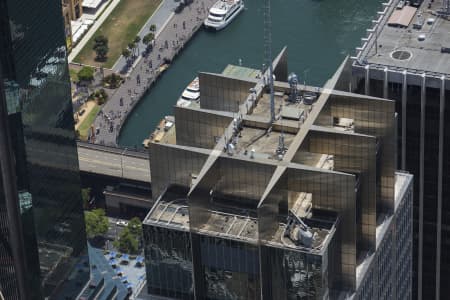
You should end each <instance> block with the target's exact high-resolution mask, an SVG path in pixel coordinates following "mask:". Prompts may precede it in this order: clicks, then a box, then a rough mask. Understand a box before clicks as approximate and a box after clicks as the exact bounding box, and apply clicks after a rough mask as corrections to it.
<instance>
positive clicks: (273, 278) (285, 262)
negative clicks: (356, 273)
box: [261, 247, 328, 300]
mask: <svg viewBox="0 0 450 300" xmlns="http://www.w3.org/2000/svg"><path fill="white" fill-rule="evenodd" d="M261 257H262V258H263V260H265V268H267V273H266V274H269V275H268V276H267V278H264V280H265V282H266V284H265V286H266V288H265V289H264V292H265V293H266V294H265V295H264V299H289V300H296V299H323V298H324V295H325V289H324V288H323V287H328V282H327V280H328V270H327V265H326V262H327V259H328V257H327V255H324V256H321V255H314V254H310V253H305V252H301V251H293V250H288V249H281V248H272V247H262V248H261ZM323 262H325V264H324V263H323Z"/></svg>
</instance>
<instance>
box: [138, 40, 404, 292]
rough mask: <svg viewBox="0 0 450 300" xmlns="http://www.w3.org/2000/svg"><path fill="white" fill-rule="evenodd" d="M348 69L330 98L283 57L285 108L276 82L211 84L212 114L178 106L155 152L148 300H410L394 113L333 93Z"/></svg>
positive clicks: (147, 229) (147, 226)
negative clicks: (297, 76) (151, 299)
mask: <svg viewBox="0 0 450 300" xmlns="http://www.w3.org/2000/svg"><path fill="white" fill-rule="evenodd" d="M346 65H347V64H346V63H344V64H343V65H342V66H341V67H340V68H339V69H338V71H337V72H336V74H335V75H334V76H333V77H332V78H331V79H330V80H329V81H328V82H327V84H326V85H325V87H324V88H317V87H311V86H304V85H301V86H299V85H297V84H296V83H295V82H294V83H293V82H288V81H286V79H287V78H288V74H287V50H286V49H283V50H282V51H281V53H280V54H279V55H278V56H277V57H276V58H275V59H274V61H273V70H274V74H275V77H276V79H277V81H276V82H275V83H274V86H273V90H274V95H273V96H274V102H275V104H273V103H271V101H270V98H271V97H270V93H269V90H270V89H268V88H267V85H266V84H265V83H266V82H267V80H264V78H267V77H266V76H270V75H268V74H267V73H266V74H261V71H259V70H254V69H249V68H245V67H242V66H228V67H227V68H226V69H225V70H224V71H223V72H222V73H221V74H214V73H199V75H198V77H199V82H200V89H201V91H200V93H201V97H200V101H199V102H191V103H188V104H187V105H186V104H185V103H183V105H177V106H175V107H174V115H175V126H173V127H172V128H171V129H169V130H166V131H165V132H164V136H163V137H162V138H161V139H159V140H158V142H152V143H150V144H149V157H150V166H151V177H152V195H153V197H154V198H155V200H156V201H155V204H154V205H153V207H152V209H151V211H150V212H149V214H148V215H147V217H146V218H145V219H144V221H143V233H144V249H145V263H146V271H147V292H148V293H149V294H153V295H157V296H163V297H170V298H171V299H173V298H175V299H208V300H225V299H239V300H245V299H255V300H256V299H264V300H266V299H277V300H278V299H280V300H281V299H286V300H297V299H358V300H360V299H361V300H366V299H383V300H384V299H385V300H391V299H402V300H403V299H411V265H412V264H411V258H412V200H413V198H412V193H413V191H412V185H413V179H412V175H410V174H404V173H398V172H396V171H395V168H396V144H395V142H396V139H395V138H396V136H395V124H396V116H395V102H394V101H389V100H386V99H381V98H375V97H368V96H363V95H357V94H353V93H348V92H342V91H338V90H335V87H337V86H339V85H341V84H342V83H341V81H340V80H339V78H341V74H343V72H344V71H345V69H344V67H345V66H346ZM289 77H290V78H292V77H293V76H289ZM297 96H298V97H297ZM274 106H275V107H276V114H275V115H276V117H275V121H273V119H271V116H270V114H269V112H270V110H271V108H273V107H274Z"/></svg>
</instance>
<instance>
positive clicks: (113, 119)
mask: <svg viewBox="0 0 450 300" xmlns="http://www.w3.org/2000/svg"><path fill="white" fill-rule="evenodd" d="M215 1H216V0H202V1H195V2H194V3H192V4H191V5H189V6H188V7H186V8H184V10H183V11H182V12H181V13H179V14H174V15H172V17H171V18H170V20H169V21H168V22H166V24H165V25H164V26H163V28H161V30H160V31H159V34H158V36H157V37H156V39H155V43H154V46H153V51H151V52H150V54H149V55H148V56H147V57H144V58H142V59H140V60H139V61H138V62H137V63H136V66H135V67H134V69H133V70H132V71H131V72H130V74H129V75H128V76H127V79H126V81H125V82H124V83H123V84H122V85H121V86H120V87H119V88H118V89H117V90H116V92H115V93H114V94H113V95H112V96H111V97H110V99H109V101H108V102H106V104H105V105H104V106H103V108H102V110H101V111H100V113H99V114H98V116H97V118H96V119H95V122H94V127H95V132H96V136H94V137H92V138H91V139H90V142H93V143H97V144H101V145H107V146H117V139H118V136H119V134H120V128H121V127H122V125H123V123H124V122H125V121H126V118H127V116H128V114H129V113H130V112H131V111H132V110H133V108H134V107H135V105H136V104H137V103H138V101H139V100H140V99H141V97H142V96H143V95H144V94H145V92H146V91H147V90H148V88H149V87H150V86H151V84H152V83H153V82H154V80H155V79H156V78H157V77H158V75H159V74H160V66H161V65H163V64H164V62H165V61H172V59H173V58H174V56H175V55H176V54H177V53H178V52H179V51H181V50H182V49H183V47H184V45H185V43H187V42H188V41H189V39H190V38H191V37H192V35H193V34H194V33H195V32H196V31H197V30H198V29H199V28H200V27H201V26H202V23H203V20H204V19H205V18H206V17H207V14H208V10H209V8H210V7H211V6H212V5H213V4H214V3H215Z"/></svg>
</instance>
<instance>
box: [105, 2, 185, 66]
mask: <svg viewBox="0 0 450 300" xmlns="http://www.w3.org/2000/svg"><path fill="white" fill-rule="evenodd" d="M177 5H178V3H177V2H175V1H174V0H163V1H162V2H161V4H160V5H159V7H158V8H157V9H156V11H155V12H154V13H153V15H152V16H151V17H150V18H149V19H148V20H147V22H146V23H145V24H144V26H142V28H141V30H140V31H139V36H140V37H141V41H142V39H143V38H144V36H145V35H146V34H147V33H149V32H150V25H152V24H155V25H156V32H157V33H156V35H158V34H159V33H160V32H161V30H162V29H163V27H164V25H165V24H166V23H167V22H168V21H169V20H170V17H171V15H172V14H173V11H174V10H175V8H176V7H177ZM156 35H155V38H156ZM145 48H146V46H145V45H144V43H142V42H141V43H139V53H142V52H144V51H145ZM140 57H142V56H141V55H140ZM125 65H126V59H125V57H123V56H122V55H121V56H120V57H119V58H118V59H117V61H116V62H115V64H114V66H113V67H112V69H113V71H114V72H117V73H120V72H121V71H122V70H123V69H124V68H125Z"/></svg>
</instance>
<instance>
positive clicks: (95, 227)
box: [84, 209, 109, 239]
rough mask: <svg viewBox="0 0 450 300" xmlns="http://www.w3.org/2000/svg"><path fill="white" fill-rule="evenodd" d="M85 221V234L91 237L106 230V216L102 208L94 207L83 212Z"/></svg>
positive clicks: (102, 233) (107, 223) (99, 234)
mask: <svg viewBox="0 0 450 300" xmlns="http://www.w3.org/2000/svg"><path fill="white" fill-rule="evenodd" d="M84 221H85V223H86V234H87V236H88V238H90V239H92V238H95V237H98V236H101V235H104V234H105V233H107V232H108V225H109V222H108V218H107V217H106V215H105V211H104V210H103V209H94V210H91V211H86V212H85V213H84Z"/></svg>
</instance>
